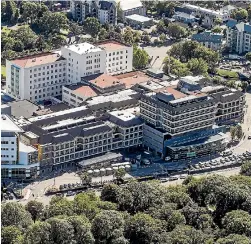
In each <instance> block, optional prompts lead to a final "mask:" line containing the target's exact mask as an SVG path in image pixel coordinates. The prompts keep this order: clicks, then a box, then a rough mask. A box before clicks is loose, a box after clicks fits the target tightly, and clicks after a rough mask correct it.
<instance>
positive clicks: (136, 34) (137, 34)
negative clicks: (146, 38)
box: [133, 31, 141, 43]
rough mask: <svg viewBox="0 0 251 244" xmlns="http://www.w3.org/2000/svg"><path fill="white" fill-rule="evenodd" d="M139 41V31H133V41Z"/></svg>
mask: <svg viewBox="0 0 251 244" xmlns="http://www.w3.org/2000/svg"><path fill="white" fill-rule="evenodd" d="M140 41H141V34H140V32H139V31H134V32H133V43H139V42H140Z"/></svg>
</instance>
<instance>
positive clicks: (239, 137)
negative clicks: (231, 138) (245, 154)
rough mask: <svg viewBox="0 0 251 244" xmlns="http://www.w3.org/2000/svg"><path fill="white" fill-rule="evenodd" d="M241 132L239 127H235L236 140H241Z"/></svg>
mask: <svg viewBox="0 0 251 244" xmlns="http://www.w3.org/2000/svg"><path fill="white" fill-rule="evenodd" d="M242 135H243V132H242V127H241V126H240V125H237V126H236V137H237V139H238V140H240V139H241V138H242Z"/></svg>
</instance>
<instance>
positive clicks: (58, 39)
mask: <svg viewBox="0 0 251 244" xmlns="http://www.w3.org/2000/svg"><path fill="white" fill-rule="evenodd" d="M49 41H50V42H51V45H52V47H54V48H60V47H62V46H64V45H66V39H65V37H64V36H63V35H58V34H56V35H53V36H52V37H50V38H49Z"/></svg>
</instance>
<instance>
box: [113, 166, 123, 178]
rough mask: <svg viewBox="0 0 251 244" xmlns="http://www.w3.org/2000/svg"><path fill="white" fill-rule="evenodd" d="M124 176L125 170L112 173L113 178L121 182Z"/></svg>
mask: <svg viewBox="0 0 251 244" xmlns="http://www.w3.org/2000/svg"><path fill="white" fill-rule="evenodd" d="M125 174H126V171H125V169H122V168H120V169H118V170H115V171H114V173H113V176H114V177H115V179H116V180H120V181H121V180H123V178H124V177H125Z"/></svg>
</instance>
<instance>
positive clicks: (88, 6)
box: [71, 0, 117, 24]
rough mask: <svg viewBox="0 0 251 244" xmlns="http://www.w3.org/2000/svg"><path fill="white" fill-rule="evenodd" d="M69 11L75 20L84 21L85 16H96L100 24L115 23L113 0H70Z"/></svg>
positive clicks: (115, 14) (115, 15) (114, 4)
mask: <svg viewBox="0 0 251 244" xmlns="http://www.w3.org/2000/svg"><path fill="white" fill-rule="evenodd" d="M71 13H72V16H73V18H74V19H75V20H77V21H84V20H85V19H86V18H87V17H95V18H97V19H98V20H99V21H100V23H101V24H106V23H107V24H116V23H117V8H116V3H115V1H112V0H111V1H110V0H109V1H101V0H95V1H91V0H87V1H75V0H72V1H71Z"/></svg>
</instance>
